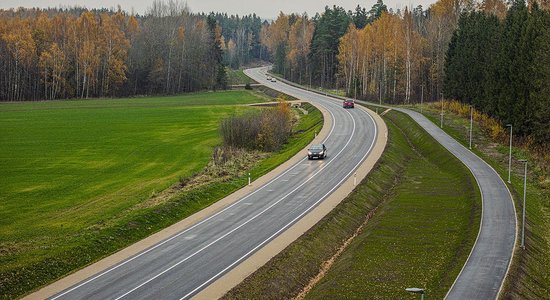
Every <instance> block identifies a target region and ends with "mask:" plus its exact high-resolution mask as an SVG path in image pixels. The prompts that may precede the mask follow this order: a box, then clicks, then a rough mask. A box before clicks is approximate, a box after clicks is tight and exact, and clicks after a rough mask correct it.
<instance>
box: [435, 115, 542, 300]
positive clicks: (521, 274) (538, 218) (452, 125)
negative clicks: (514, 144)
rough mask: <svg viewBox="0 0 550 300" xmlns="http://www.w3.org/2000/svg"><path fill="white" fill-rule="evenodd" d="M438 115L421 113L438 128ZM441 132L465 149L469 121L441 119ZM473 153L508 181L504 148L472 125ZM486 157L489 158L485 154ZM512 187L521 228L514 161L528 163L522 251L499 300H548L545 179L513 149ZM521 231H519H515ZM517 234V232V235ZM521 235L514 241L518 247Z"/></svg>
mask: <svg viewBox="0 0 550 300" xmlns="http://www.w3.org/2000/svg"><path fill="white" fill-rule="evenodd" d="M438 112H439V111H433V110H430V109H429V108H428V109H427V110H425V113H426V114H427V115H428V117H429V118H430V119H431V120H432V121H433V122H435V123H436V124H439V119H438V116H437V114H438ZM444 122H445V125H444V128H443V129H444V130H445V131H446V132H447V133H449V134H450V135H451V136H453V137H454V138H455V139H456V140H458V141H460V142H461V143H462V144H463V145H465V146H467V145H468V141H469V140H468V139H469V131H468V130H469V126H470V123H469V119H464V118H462V117H459V116H457V115H454V114H449V113H448V114H446V115H445V120H444ZM473 145H474V147H473V149H472V151H474V152H475V153H476V154H477V155H479V156H480V157H481V158H483V159H484V160H485V161H486V162H488V163H489V164H490V165H491V166H493V167H494V168H495V170H497V172H498V173H499V174H500V176H501V177H502V178H504V180H506V178H508V151H509V147H508V145H496V147H495V144H494V142H493V141H491V139H490V138H489V137H487V135H486V134H485V133H484V132H482V131H481V130H479V129H478V128H477V126H476V125H475V124H474V134H473ZM489 153H490V154H489ZM512 156H513V159H514V161H513V164H512V184H511V185H509V187H510V189H511V191H512V195H513V196H514V200H515V202H516V211H517V213H518V216H517V218H518V226H521V208H522V202H523V172H524V169H523V164H522V163H518V162H516V161H515V160H517V159H523V158H528V159H529V166H528V168H529V170H528V171H529V174H528V181H527V206H526V216H527V224H526V231H525V234H526V242H525V244H526V249H525V250H523V251H521V250H520V249H519V248H518V251H517V252H516V255H515V256H514V261H513V264H512V267H511V269H510V274H509V277H508V279H507V281H506V285H505V289H504V292H503V295H504V296H503V298H505V299H549V298H550V272H549V271H548V270H550V230H549V228H550V200H549V199H550V190H549V189H548V187H547V185H546V187H545V186H544V184H543V183H540V182H539V179H540V178H546V176H547V174H546V176H545V174H543V171H542V169H541V168H540V167H538V166H533V163H532V162H533V161H534V160H533V159H530V158H529V154H528V153H526V152H525V151H523V150H521V149H518V148H514V149H513V151H512ZM519 228H520V230H521V227H519ZM520 234H521V232H520ZM520 238H521V235H520V236H519V237H518V243H519V239H520Z"/></svg>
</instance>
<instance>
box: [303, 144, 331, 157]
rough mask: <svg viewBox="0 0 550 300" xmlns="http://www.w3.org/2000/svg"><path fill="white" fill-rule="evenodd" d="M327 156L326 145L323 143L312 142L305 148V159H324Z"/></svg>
mask: <svg viewBox="0 0 550 300" xmlns="http://www.w3.org/2000/svg"><path fill="white" fill-rule="evenodd" d="M325 157H327V147H326V146H325V144H314V145H311V147H309V149H307V159H314V158H318V159H325Z"/></svg>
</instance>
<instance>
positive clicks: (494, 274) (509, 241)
mask: <svg viewBox="0 0 550 300" xmlns="http://www.w3.org/2000/svg"><path fill="white" fill-rule="evenodd" d="M399 110H401V111H403V112H405V113H407V114H408V115H410V116H411V117H412V118H413V119H414V120H415V121H416V122H417V123H418V124H420V126H422V127H423V128H424V129H426V131H427V132H428V133H429V134H431V135H432V136H433V137H434V138H435V139H436V140H437V141H438V142H439V143H441V144H442V145H443V146H444V147H445V148H447V149H448V150H449V151H450V152H451V153H452V154H453V155H455V156H456V157H458V159H460V160H461V161H462V162H463V163H464V164H465V165H466V166H467V167H468V168H469V169H470V171H471V172H472V174H473V175H474V177H475V178H476V180H477V183H478V185H479V188H480V190H481V197H482V206H483V212H482V216H481V226H480V231H479V234H478V237H477V240H476V243H475V245H474V247H473V249H472V251H471V253H470V256H469V257H468V260H467V261H466V264H465V265H464V267H463V268H462V271H461V272H460V274H459V276H458V277H457V279H456V281H455V282H454V284H453V286H452V287H451V289H450V290H449V292H448V294H447V297H446V299H496V298H497V297H498V294H499V292H500V290H501V288H502V284H503V282H504V279H505V277H506V274H507V273H508V268H509V266H510V262H511V260H512V255H513V252H514V245H515V243H516V211H515V207H514V203H513V200H512V195H511V194H510V191H509V190H508V187H507V186H506V184H505V183H504V181H503V180H502V178H500V176H499V175H498V173H497V172H496V171H495V170H494V169H493V168H492V167H491V166H490V165H488V164H487V163H486V162H485V161H483V160H482V159H481V158H479V157H478V156H477V155H475V154H474V153H473V152H471V151H470V150H468V149H467V148H466V147H464V146H462V145H461V144H459V143H458V142H457V141H456V140H454V139H453V138H451V137H450V136H449V135H448V134H446V133H445V132H444V131H443V130H441V128H439V127H438V126H437V125H435V124H434V123H433V122H431V121H429V120H428V119H427V118H426V117H424V116H423V115H421V114H419V113H417V112H414V111H411V110H402V109H399Z"/></svg>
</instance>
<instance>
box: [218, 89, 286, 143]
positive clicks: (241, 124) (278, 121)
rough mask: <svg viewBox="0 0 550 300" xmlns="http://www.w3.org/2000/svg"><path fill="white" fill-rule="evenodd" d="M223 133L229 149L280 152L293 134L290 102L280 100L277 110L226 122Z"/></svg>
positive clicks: (269, 110) (225, 120)
mask: <svg viewBox="0 0 550 300" xmlns="http://www.w3.org/2000/svg"><path fill="white" fill-rule="evenodd" d="M220 131H221V135H222V139H223V143H224V145H226V146H229V147H237V148H245V149H250V150H262V151H276V150H278V149H280V148H281V147H282V146H283V145H284V144H285V143H286V142H287V141H288V138H289V137H290V135H291V133H292V112H291V110H290V107H289V105H288V103H287V102H286V101H284V100H283V99H280V100H279V103H278V104H277V106H276V107H274V108H268V109H264V110H262V111H261V112H255V113H249V114H245V115H241V116H232V117H229V118H227V119H224V120H223V121H222V123H221V126H220Z"/></svg>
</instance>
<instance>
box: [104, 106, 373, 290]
mask: <svg viewBox="0 0 550 300" xmlns="http://www.w3.org/2000/svg"><path fill="white" fill-rule="evenodd" d="M329 112H330V114H331V115H332V118H333V125H334V124H335V123H336V121H335V119H334V115H333V114H332V112H331V111H329ZM346 112H347V113H348V115H349V116H350V117H351V118H352V120H353V130H352V134H351V135H350V138H349V139H348V141H347V142H346V144H345V145H344V147H342V149H341V150H340V151H339V152H338V153H337V154H336V155H335V156H334V157H338V156H340V154H341V153H342V152H343V151H344V149H345V148H346V147H347V146H348V145H349V143H350V142H351V141H352V139H353V136H354V134H355V128H356V121H355V118H354V117H353V115H352V114H351V113H350V112H349V111H346ZM365 113H366V112H365ZM367 115H368V116H369V117H370V118H371V121H372V122H373V123H374V128H375V135H374V136H375V137H376V132H377V128H376V123H375V122H374V120H373V119H372V117H371V116H370V114H368V113H367ZM327 138H328V137H327ZM375 139H376V138H375ZM375 139H373V142H372V143H371V145H370V147H369V150H368V151H367V153H365V155H364V156H363V158H362V159H361V162H362V161H363V160H364V158H365V157H366V156H367V155H368V154H369V153H370V151H371V150H372V147H373V145H374V141H375ZM325 140H326V139H325ZM333 161H334V160H330V161H329V162H328V163H327V164H325V165H324V166H323V167H321V168H320V169H319V170H318V171H317V172H315V174H314V175H313V176H311V177H309V178H308V179H306V181H304V182H302V183H301V184H300V185H298V186H297V187H296V188H294V189H293V190H292V191H290V192H289V193H287V194H286V195H284V196H283V197H281V198H280V199H279V200H277V201H275V202H274V203H272V204H271V205H270V206H268V207H266V208H265V209H264V210H262V211H261V212H259V213H258V214H256V215H255V216H253V217H252V218H250V219H248V220H247V221H245V222H244V223H242V224H240V225H239V226H237V227H235V228H234V229H232V230H230V231H228V232H227V233H225V234H224V235H222V236H220V237H219V238H217V239H216V240H214V241H212V242H210V243H209V244H207V245H206V246H204V247H202V248H201V249H199V250H197V251H195V252H194V253H193V254H191V255H189V256H188V257H186V258H184V259H182V260H180V261H178V262H177V263H175V264H174V265H172V266H170V267H169V268H167V269H165V270H164V271H162V272H160V273H158V274H157V275H155V276H153V277H152V278H150V279H148V280H147V281H145V282H143V283H141V284H140V285H138V286H136V287H135V288H133V289H131V290H129V291H128V292H126V293H124V294H123V295H121V296H119V297H117V298H115V300H120V299H121V298H124V297H125V296H127V295H129V294H130V293H132V292H134V291H136V290H137V289H139V288H141V287H142V286H144V285H146V284H147V283H149V282H151V281H153V280H155V279H156V278H158V277H160V276H162V275H163V274H165V273H166V272H168V271H170V270H172V269H173V268H175V267H177V266H178V265H180V264H182V263H183V262H185V261H187V260H188V259H190V258H192V257H193V256H195V255H197V254H198V253H200V252H202V251H203V250H204V249H206V248H208V247H210V246H212V245H213V244H215V243H217V242H218V241H220V240H222V239H223V238H225V237H226V236H228V235H230V234H231V233H233V232H235V231H237V230H238V229H240V228H241V227H243V226H244V225H246V224H248V223H250V222H251V221H253V220H254V219H256V218H257V217H259V216H260V215H262V214H263V213H265V212H266V211H268V210H270V209H271V208H273V207H274V206H275V205H277V204H278V203H279V202H281V201H282V200H284V199H285V198H287V197H288V196H289V195H291V194H292V193H294V192H295V191H296V190H298V189H299V188H301V187H302V186H304V185H305V184H306V183H307V182H309V181H310V180H311V179H313V178H314V177H315V176H317V175H318V174H319V173H320V172H321V171H322V170H324V169H325V168H326V167H327V166H328V165H330V164H331V163H332V162H333ZM359 165H360V163H359V164H357V165H356V166H355V167H354V168H353V169H352V170H351V171H350V172H349V173H348V174H347V175H346V176H345V177H344V178H343V179H342V180H340V182H338V184H337V185H336V186H334V187H333V188H332V189H331V190H330V191H329V193H327V194H326V195H328V194H330V193H332V191H333V190H334V189H335V188H336V187H338V186H339V185H340V184H341V183H342V182H343V181H344V180H346V179H347V177H348V176H349V175H350V174H351V173H353V171H355V169H356V168H357V167H358V166H359ZM326 195H325V196H323V197H322V198H321V199H320V200H318V201H316V202H315V203H314V205H312V206H310V207H309V208H308V209H307V210H306V211H304V212H303V213H302V214H300V215H299V216H298V218H299V217H301V216H303V215H304V214H305V213H307V212H309V211H310V210H311V208H313V207H314V206H315V205H317V204H318V203H319V202H320V201H322V200H323V199H324V198H325V197H326ZM293 222H294V220H293ZM291 223H292V222H291ZM291 223H289V224H287V225H285V226H284V227H283V228H282V229H284V228H286V227H288V225H290V224H291ZM282 229H280V230H279V231H278V232H280V231H281V230H282ZM268 240H269V239H268ZM265 242H266V241H264V242H262V243H260V245H263V244H264V243H265ZM257 247H259V246H257ZM242 258H243V257H241V258H239V260H237V261H236V262H234V263H233V264H232V265H234V264H235V263H237V262H239V261H240V260H242ZM217 276H218V275H217ZM213 279H215V277H213V278H210V279H209V280H208V281H207V283H208V282H210V281H212V280H213ZM207 283H203V284H201V285H200V286H199V287H198V288H200V287H203V286H204V285H205V284H207ZM198 288H196V289H198ZM196 289H195V290H194V291H196ZM186 296H187V295H186ZM186 296H184V298H185V297H186Z"/></svg>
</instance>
